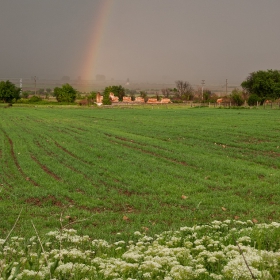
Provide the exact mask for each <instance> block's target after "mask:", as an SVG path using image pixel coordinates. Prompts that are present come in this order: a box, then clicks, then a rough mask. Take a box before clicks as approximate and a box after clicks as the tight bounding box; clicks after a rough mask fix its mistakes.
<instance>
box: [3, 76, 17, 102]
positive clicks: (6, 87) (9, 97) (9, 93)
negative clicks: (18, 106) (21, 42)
mask: <svg viewBox="0 0 280 280" xmlns="http://www.w3.org/2000/svg"><path fill="white" fill-rule="evenodd" d="M18 99H20V88H18V87H16V86H15V85H14V84H13V83H11V82H10V81H9V80H7V81H6V82H4V81H2V82H0V100H2V101H4V102H5V103H11V102H12V101H13V100H15V101H16V100H18Z"/></svg>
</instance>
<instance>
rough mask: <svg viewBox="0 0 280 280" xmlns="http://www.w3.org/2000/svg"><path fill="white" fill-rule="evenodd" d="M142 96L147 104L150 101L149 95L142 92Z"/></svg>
mask: <svg viewBox="0 0 280 280" xmlns="http://www.w3.org/2000/svg"><path fill="white" fill-rule="evenodd" d="M140 96H141V97H142V98H144V100H145V102H147V101H148V99H149V98H148V94H147V92H146V91H143V90H142V91H140Z"/></svg>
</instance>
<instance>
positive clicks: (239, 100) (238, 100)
mask: <svg viewBox="0 0 280 280" xmlns="http://www.w3.org/2000/svg"><path fill="white" fill-rule="evenodd" d="M231 99H232V101H233V103H234V104H235V105H236V106H242V105H243V104H244V99H243V97H242V91H241V90H238V89H234V90H233V91H232V93H231Z"/></svg>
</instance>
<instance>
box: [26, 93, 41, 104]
mask: <svg viewBox="0 0 280 280" xmlns="http://www.w3.org/2000/svg"><path fill="white" fill-rule="evenodd" d="M28 101H29V102H32V103H33V102H40V101H42V98H41V97H39V96H37V95H33V96H32V97H31V98H29V100H28Z"/></svg>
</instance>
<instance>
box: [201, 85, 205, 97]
mask: <svg viewBox="0 0 280 280" xmlns="http://www.w3.org/2000/svg"><path fill="white" fill-rule="evenodd" d="M201 85H202V87H201V99H202V101H203V86H204V85H205V80H201Z"/></svg>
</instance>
